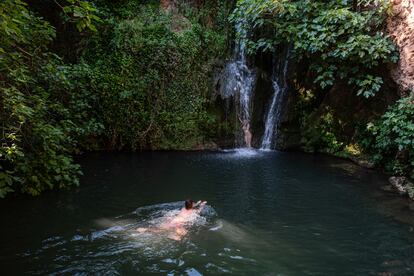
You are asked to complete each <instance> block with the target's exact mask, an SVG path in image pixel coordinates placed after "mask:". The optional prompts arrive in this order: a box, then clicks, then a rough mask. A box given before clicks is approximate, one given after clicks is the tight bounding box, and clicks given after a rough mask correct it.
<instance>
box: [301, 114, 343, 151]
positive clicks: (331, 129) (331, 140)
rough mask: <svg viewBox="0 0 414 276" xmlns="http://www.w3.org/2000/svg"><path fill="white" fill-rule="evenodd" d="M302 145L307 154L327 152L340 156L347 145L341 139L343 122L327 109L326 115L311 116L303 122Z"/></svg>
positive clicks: (306, 117)
mask: <svg viewBox="0 0 414 276" xmlns="http://www.w3.org/2000/svg"><path fill="white" fill-rule="evenodd" d="M301 129H302V141H301V143H302V145H303V149H304V150H305V151H307V152H315V151H317V152H325V153H329V154H334V155H339V154H341V152H342V151H343V149H344V147H345V143H344V142H342V141H341V139H340V138H339V137H340V136H339V134H338V132H339V130H340V129H341V122H340V121H338V120H337V119H336V118H335V116H334V114H333V113H332V110H331V109H329V108H326V110H324V113H323V114H321V115H318V114H313V113H311V114H309V115H308V116H305V117H304V119H303V121H302V126H301Z"/></svg>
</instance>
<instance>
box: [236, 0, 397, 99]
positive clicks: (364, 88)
mask: <svg viewBox="0 0 414 276" xmlns="http://www.w3.org/2000/svg"><path fill="white" fill-rule="evenodd" d="M374 2H375V3H374ZM387 11H388V1H357V2H355V1H347V0H330V1H309V0H296V1H287V0H240V1H238V5H237V8H236V10H235V11H234V14H233V16H232V20H233V21H236V22H237V21H239V20H247V22H248V23H249V24H247V25H248V26H252V27H253V28H255V29H256V30H261V32H258V34H257V35H256V36H254V38H255V39H254V40H252V41H250V43H248V45H249V46H250V50H251V51H258V50H260V51H264V50H273V49H275V46H276V45H277V44H291V45H293V48H294V54H295V55H296V57H297V58H305V59H307V60H309V63H310V64H311V69H312V70H313V72H315V73H316V77H315V82H316V83H318V84H319V85H320V86H321V87H322V88H325V87H329V86H331V85H332V84H333V83H334V81H335V80H336V79H344V80H346V81H347V82H348V83H349V84H352V85H354V86H355V88H356V89H355V90H356V91H357V93H358V95H363V96H364V97H371V96H373V95H375V93H377V92H378V91H379V90H380V88H381V85H382V82H383V81H382V79H381V77H379V76H376V75H375V69H376V68H378V67H379V66H380V65H381V64H384V63H387V62H395V61H396V60H397V52H396V49H395V46H394V44H393V43H392V41H391V40H390V39H389V38H388V37H387V36H386V35H385V34H384V33H383V32H382V31H381V30H382V28H383V26H382V25H383V22H384V19H385V16H386V13H387Z"/></svg>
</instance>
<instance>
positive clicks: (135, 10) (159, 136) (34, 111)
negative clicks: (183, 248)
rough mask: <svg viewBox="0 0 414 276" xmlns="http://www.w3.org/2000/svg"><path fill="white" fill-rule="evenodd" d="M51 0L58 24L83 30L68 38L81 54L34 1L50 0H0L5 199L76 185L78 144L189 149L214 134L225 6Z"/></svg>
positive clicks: (81, 147) (0, 169) (1, 190)
mask: <svg viewBox="0 0 414 276" xmlns="http://www.w3.org/2000/svg"><path fill="white" fill-rule="evenodd" d="M54 3H56V4H57V5H58V10H59V9H60V16H61V19H62V22H60V23H58V24H64V25H66V26H69V27H71V26H74V27H75V28H66V29H69V30H71V31H73V30H76V29H77V31H78V32H80V33H79V34H78V35H73V34H71V36H72V37H76V40H77V44H76V45H75V46H73V45H67V48H69V49H70V48H75V47H78V49H76V52H72V53H69V54H72V55H77V58H76V59H73V58H70V59H71V60H77V62H75V63H74V64H69V63H67V62H65V61H64V60H62V59H61V58H60V57H59V56H57V55H56V54H54V52H53V51H52V49H53V50H54V51H57V52H65V51H62V49H59V47H62V46H61V45H60V46H59V45H58V46H56V45H53V40H54V39H55V37H56V31H55V27H53V26H52V25H51V24H50V23H49V22H48V21H47V20H45V19H43V18H41V17H40V16H39V15H38V14H36V13H35V12H33V11H32V10H31V9H32V8H34V9H36V5H40V6H39V7H37V8H38V10H40V11H41V10H42V8H44V7H43V6H42V5H43V3H34V4H32V6H28V5H26V3H24V2H23V1H18V0H17V1H15V0H6V1H3V2H2V3H1V4H0V16H1V21H0V42H1V43H0V45H1V48H0V58H1V71H0V81H1V87H0V88H1V96H0V101H1V107H0V119H1V137H0V139H1V148H0V197H4V196H5V195H6V194H7V193H10V192H22V193H28V194H31V195H38V194H40V193H41V192H42V191H44V190H49V189H55V188H64V187H68V186H71V185H78V184H79V181H78V176H79V175H80V173H81V171H80V168H79V166H78V165H77V164H75V162H74V161H73V158H72V154H74V153H78V152H81V151H85V150H100V149H106V150H114V149H116V150H120V149H132V150H135V149H190V148H192V147H194V146H196V145H197V144H201V143H203V142H205V141H206V140H208V139H209V138H210V137H212V136H214V135H215V130H216V127H217V126H218V125H219V122H217V120H216V117H215V115H212V114H210V113H208V112H207V109H208V104H209V94H210V89H211V88H212V87H211V85H210V84H211V83H212V81H211V78H212V69H213V68H214V66H215V63H216V62H217V60H219V59H222V58H223V57H224V55H225V54H226V49H227V47H226V46H227V44H226V43H227V42H226V38H227V37H226V33H225V32H224V30H225V28H226V27H227V25H226V24H227V23H226V22H227V10H228V8H227V7H226V6H225V5H224V4H219V3H216V1H206V3H205V5H204V6H203V7H197V9H196V8H193V7H192V6H191V5H190V4H191V3H187V4H185V3H184V4H182V5H180V6H179V7H177V9H180V12H177V13H170V14H167V13H166V12H164V11H162V10H160V8H159V2H158V1H116V2H113V1H95V2H94V3H91V2H87V1H75V0H71V1H60V2H56V1H55V2H54ZM54 3H49V4H52V5H53V4H54ZM185 15H187V16H188V17H186V16H185ZM52 17H53V16H52ZM55 23H56V22H55ZM59 26H60V25H59ZM59 29H64V28H59ZM60 35H61V36H62V35H63V36H64V35H65V34H60ZM64 47H66V46H64ZM79 48H80V49H79ZM63 50H64V49H63Z"/></svg>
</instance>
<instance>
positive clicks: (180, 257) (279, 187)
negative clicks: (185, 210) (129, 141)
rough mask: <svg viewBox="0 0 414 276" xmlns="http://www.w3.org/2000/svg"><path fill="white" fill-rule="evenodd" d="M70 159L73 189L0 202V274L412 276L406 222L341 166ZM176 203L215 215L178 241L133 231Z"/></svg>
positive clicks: (166, 156)
mask: <svg viewBox="0 0 414 276" xmlns="http://www.w3.org/2000/svg"><path fill="white" fill-rule="evenodd" d="M80 162H81V164H82V166H83V169H84V172H85V176H84V177H83V179H82V185H81V187H80V188H78V189H76V190H72V191H69V192H63V193H50V194H46V195H45V196H42V197H39V198H36V199H30V198H17V199H10V200H5V201H2V202H0V206H1V209H0V210H1V211H0V215H1V221H2V224H1V227H0V245H1V246H0V272H2V275H10V274H22V273H31V274H59V275H61V274H80V275H84V274H105V275H117V274H122V275H125V274H131V275H136V274H147V273H149V272H153V273H157V274H161V275H165V274H175V275H181V274H190V275H199V274H218V273H231V274H235V275H413V274H414V234H413V232H412V230H413V228H412V225H410V224H407V223H403V222H400V221H399V220H397V219H395V217H397V216H400V215H401V213H403V214H405V212H406V213H407V214H408V215H407V216H408V217H409V216H410V214H409V213H408V211H407V210H405V209H404V208H406V207H405V206H404V205H402V204H389V203H390V202H394V201H400V200H399V199H396V198H395V197H392V196H389V195H384V194H383V193H382V192H380V191H379V188H378V187H379V186H381V185H384V183H385V178H384V177H383V176H381V175H378V173H375V172H372V171H367V170H364V169H361V168H359V167H357V166H355V165H353V164H351V163H348V162H346V161H343V160H338V159H333V158H328V157H324V156H312V155H305V154H298V153H278V152H258V153H255V154H254V153H251V152H250V153H249V152H247V153H243V152H221V153H179V152H176V153H174V152H170V153H137V154H96V155H87V156H84V157H82V158H81V160H80ZM186 198H193V199H205V200H207V201H208V204H209V205H210V206H211V207H209V209H210V210H211V211H212V210H215V212H216V213H217V215H215V216H214V215H209V216H207V218H206V223H204V224H200V225H197V226H194V229H191V231H190V233H189V234H188V235H187V236H186V237H185V238H184V239H183V240H182V241H173V240H170V239H168V238H165V237H155V236H152V237H148V236H140V235H136V234H135V232H134V230H133V229H134V227H135V226H136V225H137V224H140V223H142V222H143V221H145V220H146V218H145V217H143V215H142V214H141V216H137V214H135V213H133V212H134V211H135V210H136V209H137V208H138V207H143V206H150V205H154V204H155V205H156V206H155V207H150V208H159V209H162V208H164V207H163V206H164V205H162V206H159V205H157V204H162V203H171V202H177V201H181V200H183V199H186ZM177 204H180V203H177ZM167 205H168V204H167ZM167 205H166V206H167ZM168 206H169V205H168ZM173 206H174V204H173ZM145 210H146V209H145ZM144 216H145V214H144ZM413 216H414V214H413ZM387 273H389V274H387Z"/></svg>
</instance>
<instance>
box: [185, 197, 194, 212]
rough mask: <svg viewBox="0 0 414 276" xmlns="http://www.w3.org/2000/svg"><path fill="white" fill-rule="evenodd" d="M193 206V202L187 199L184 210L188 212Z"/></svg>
mask: <svg viewBox="0 0 414 276" xmlns="http://www.w3.org/2000/svg"><path fill="white" fill-rule="evenodd" d="M193 205H194V200H192V199H187V200H186V201H185V203H184V206H185V209H187V210H190V209H192V208H193Z"/></svg>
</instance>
